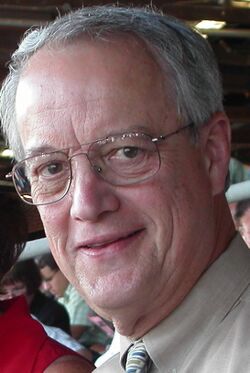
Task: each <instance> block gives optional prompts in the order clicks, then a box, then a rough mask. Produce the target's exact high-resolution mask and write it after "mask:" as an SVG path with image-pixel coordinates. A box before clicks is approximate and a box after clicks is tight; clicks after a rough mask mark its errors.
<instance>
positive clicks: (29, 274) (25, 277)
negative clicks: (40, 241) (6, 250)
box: [3, 259, 42, 295]
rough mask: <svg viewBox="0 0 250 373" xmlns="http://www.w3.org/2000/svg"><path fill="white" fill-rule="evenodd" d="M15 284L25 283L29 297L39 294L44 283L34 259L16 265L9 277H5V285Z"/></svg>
mask: <svg viewBox="0 0 250 373" xmlns="http://www.w3.org/2000/svg"><path fill="white" fill-rule="evenodd" d="M15 282H21V283H23V284H24V285H25V287H26V290H27V294H28V295H33V294H35V293H36V292H37V290H38V289H39V287H40V285H41V283H42V278H41V275H40V271H39V268H38V267H37V265H36V263H35V261H34V260H33V259H28V260H23V261H20V262H18V263H16V264H15V265H14V266H13V268H12V269H11V270H10V271H9V272H8V273H7V275H6V276H4V279H3V283H4V284H8V283H11V284H13V283H15Z"/></svg>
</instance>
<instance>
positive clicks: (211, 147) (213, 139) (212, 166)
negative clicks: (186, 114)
mask: <svg viewBox="0 0 250 373" xmlns="http://www.w3.org/2000/svg"><path fill="white" fill-rule="evenodd" d="M200 141H201V146H202V149H203V154H204V159H205V166H206V169H207V173H208V177H209V178H210V182H211V188H212V193H213V195H214V196H215V195H216V194H220V193H222V192H224V190H225V182H226V176H227V173H228V166H229V161H230V150H231V148H230V144H231V128H230V122H229V119H228V117H227V116H226V114H225V113H216V114H214V115H213V117H212V118H211V119H210V120H209V121H208V122H207V124H205V125H204V127H203V128H201V131H200Z"/></svg>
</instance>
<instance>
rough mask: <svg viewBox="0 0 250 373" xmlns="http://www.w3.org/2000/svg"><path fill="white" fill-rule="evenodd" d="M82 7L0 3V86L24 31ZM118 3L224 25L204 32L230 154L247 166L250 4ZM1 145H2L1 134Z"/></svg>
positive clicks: (5, 165) (50, 0)
mask: <svg viewBox="0 0 250 373" xmlns="http://www.w3.org/2000/svg"><path fill="white" fill-rule="evenodd" d="M105 3H108V4H110V3H111V2H110V1H105V0H104V1H99V0H93V1H90V0H87V1H84V5H85V6H90V5H97V4H105ZM82 4H83V2H82V1H78V0H74V1H73V0H72V1H70V0H69V1H67V2H65V1H62V0H61V1H60V0H40V1H39V0H26V1H25V0H20V1H18V0H16V1H15V0H12V1H11V0H9V1H2V0H0V81H2V79H3V78H4V77H5V76H6V73H7V68H6V64H7V62H8V60H9V59H10V55H11V53H12V52H13V51H14V50H15V49H16V46H17V44H18V42H19V40H20V38H21V36H22V34H23V33H24V32H25V30H26V29H27V28H29V27H31V26H36V25H41V24H45V23H46V22H48V21H50V20H53V19H54V18H55V17H56V16H57V15H58V14H64V13H66V12H68V11H69V10H70V9H74V8H78V7H80V6H82ZM119 4H120V5H124V4H129V5H131V4H133V5H149V4H151V5H152V4H153V5H154V6H155V7H156V8H159V9H161V10H163V11H164V12H168V13H170V14H172V15H175V16H177V17H179V18H181V19H183V20H185V21H188V22H192V23H193V22H198V21H200V20H204V19H208V20H218V21H225V22H226V26H225V28H223V29H222V30H219V31H218V30H217V31H210V32H208V39H209V41H210V43H211V45H212V47H213V49H214V51H215V53H216V55H217V58H218V62H219V66H220V70H221V72H222V77H223V85H224V92H225V107H226V110H227V112H228V115H229V117H230V119H231V125H232V134H233V136H232V155H234V156H235V157H236V158H238V159H240V160H242V161H243V162H245V163H248V164H250V0H249V2H247V1H246V2H241V1H237V0H235V1H234V2H233V1H231V0H217V1H209V0H207V1H206V0H203V1H196V0H190V1H188V0H183V1H180V0H178V1H174V0H152V1H148V2H146V1H143V0H139V1H138V0H134V1H123V2H119ZM0 143H1V144H3V139H2V138H1V135H0ZM10 167H11V166H10V162H9V161H1V159H0V180H1V179H3V176H4V174H6V172H8V170H9V169H10ZM0 188H2V186H1V187H0ZM5 188H6V187H5ZM7 188H9V187H7Z"/></svg>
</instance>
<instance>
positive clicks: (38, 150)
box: [25, 145, 63, 158]
mask: <svg viewBox="0 0 250 373" xmlns="http://www.w3.org/2000/svg"><path fill="white" fill-rule="evenodd" d="M59 150H61V149H59ZM62 150H63V149H62ZM56 151H58V149H57V148H54V147H53V146H50V145H43V146H39V147H32V148H29V149H27V150H26V152H25V157H26V158H27V157H34V156H36V155H41V154H44V153H51V152H56Z"/></svg>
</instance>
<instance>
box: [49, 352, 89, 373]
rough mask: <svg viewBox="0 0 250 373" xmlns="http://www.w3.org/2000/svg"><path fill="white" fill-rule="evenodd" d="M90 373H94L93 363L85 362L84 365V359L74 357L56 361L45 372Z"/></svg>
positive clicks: (65, 357)
mask: <svg viewBox="0 0 250 373" xmlns="http://www.w3.org/2000/svg"><path fill="white" fill-rule="evenodd" d="M62 372H67V373H68V372H69V373H89V372H93V366H92V364H91V363H89V362H88V361H86V360H85V362H84V364H83V361H82V359H80V358H78V357H72V356H63V357H61V358H59V359H57V360H55V361H54V362H53V363H52V364H50V365H49V366H48V367H47V368H46V369H45V371H44V373H62Z"/></svg>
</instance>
